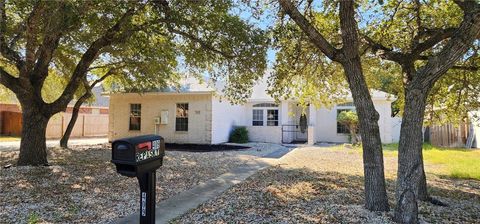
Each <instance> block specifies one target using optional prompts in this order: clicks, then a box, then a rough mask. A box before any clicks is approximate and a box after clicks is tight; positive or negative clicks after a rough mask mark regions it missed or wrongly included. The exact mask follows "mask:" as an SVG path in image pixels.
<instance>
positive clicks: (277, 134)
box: [244, 101, 285, 144]
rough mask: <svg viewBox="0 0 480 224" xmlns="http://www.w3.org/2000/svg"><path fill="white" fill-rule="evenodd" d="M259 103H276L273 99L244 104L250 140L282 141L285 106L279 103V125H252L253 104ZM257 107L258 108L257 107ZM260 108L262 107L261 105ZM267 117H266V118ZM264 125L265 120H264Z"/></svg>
mask: <svg viewBox="0 0 480 224" xmlns="http://www.w3.org/2000/svg"><path fill="white" fill-rule="evenodd" d="M257 103H274V102H273V101H258V102H257V101H255V102H249V103H247V104H245V106H244V108H245V109H244V111H245V113H244V116H245V120H244V121H245V123H244V126H246V127H247V130H248V140H249V141H252V142H271V143H278V144H280V143H282V122H283V121H284V120H285V118H284V116H285V115H284V108H283V107H282V104H279V105H278V108H276V109H278V126H252V119H253V114H252V113H253V112H252V110H253V105H254V104H257ZM256 109H257V108H256ZM258 109H262V108H261V107H259V108H258ZM264 119H265V118H264ZM264 125H266V124H265V122H264Z"/></svg>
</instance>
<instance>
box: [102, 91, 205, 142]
mask: <svg viewBox="0 0 480 224" xmlns="http://www.w3.org/2000/svg"><path fill="white" fill-rule="evenodd" d="M136 103H139V104H141V105H142V108H141V127H140V129H141V130H140V131H130V130H129V117H130V116H129V115H130V104H136ZM177 103H188V107H189V111H188V131H186V132H177V131H175V113H176V104H177ZM162 110H167V111H168V124H161V125H155V123H154V119H155V117H160V113H161V111H162ZM109 118H110V122H109V135H108V139H109V141H113V140H115V139H119V138H124V137H131V136H137V135H146V134H154V133H155V127H157V133H158V134H159V135H161V136H162V137H163V138H165V141H166V142H167V143H197V144H211V140H212V125H211V124H212V93H204V94H198V93H196V94H175V93H165V94H155V93H153V94H149V93H146V94H144V95H139V94H136V93H127V94H112V95H110V111H109Z"/></svg>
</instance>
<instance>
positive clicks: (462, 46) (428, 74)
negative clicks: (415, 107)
mask: <svg viewBox="0 0 480 224" xmlns="http://www.w3.org/2000/svg"><path fill="white" fill-rule="evenodd" d="M456 2H459V1H456ZM463 3H465V4H466V5H468V9H467V10H468V11H465V14H464V17H463V21H462V23H461V24H460V27H459V28H458V29H457V31H456V32H455V33H454V34H453V35H452V37H451V38H450V40H449V41H448V42H447V44H446V46H445V47H444V48H443V49H442V50H441V51H440V52H439V53H438V54H437V55H435V56H432V57H430V59H429V60H428V62H427V64H426V65H425V66H423V67H422V68H421V69H419V70H418V72H417V73H418V74H419V76H420V80H419V81H420V82H416V83H415V85H422V86H423V87H427V88H430V87H431V86H432V85H433V84H434V83H435V82H436V81H437V80H438V79H439V78H440V77H441V76H442V75H443V74H445V73H446V72H447V71H448V69H450V68H452V67H453V66H454V65H455V62H456V61H457V60H458V59H460V58H461V57H462V56H463V55H464V54H465V53H466V52H467V51H468V49H470V47H471V45H472V43H473V42H474V41H475V40H476V39H477V37H478V36H479V35H480V4H479V3H476V2H475V1H465V2H463ZM463 3H461V4H463ZM457 4H458V3H457ZM462 9H463V8H462Z"/></svg>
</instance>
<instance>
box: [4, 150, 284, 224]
mask: <svg viewBox="0 0 480 224" xmlns="http://www.w3.org/2000/svg"><path fill="white" fill-rule="evenodd" d="M250 146H253V147H252V148H251V149H248V150H241V151H224V152H206V153H192V152H177V151H167V152H166V157H165V159H164V166H163V167H161V168H160V169H159V170H158V172H157V201H161V200H164V199H166V198H169V197H171V196H174V195H175V194H177V193H179V192H182V191H185V190H187V189H190V188H192V187H194V186H195V185H197V184H199V183H201V182H203V181H206V180H209V179H211V178H215V177H217V176H219V175H221V174H223V173H225V172H227V171H228V170H229V169H231V168H233V167H236V166H241V165H243V164H245V163H248V162H249V161H251V160H253V159H255V158H257V157H258V156H262V155H265V154H268V153H271V152H272V151H274V150H276V149H278V148H279V146H276V145H271V144H250ZM17 154H18V152H0V161H1V165H2V166H3V165H5V164H8V163H14V160H15V158H16V157H17ZM49 154H50V155H49V157H50V160H49V161H50V162H51V164H52V166H50V167H11V168H8V169H3V168H0V223H27V222H28V221H33V222H38V223H109V222H111V221H112V220H115V219H117V218H119V217H122V216H125V215H129V214H131V213H133V212H135V211H137V209H138V197H139V195H138V194H139V191H138V183H137V180H136V179H135V178H127V177H123V176H120V175H118V174H117V173H116V171H115V167H114V165H113V164H111V163H110V159H111V158H110V157H111V151H110V149H109V146H108V145H98V146H88V147H87V146H84V147H81V146H78V147H74V148H73V149H69V150H66V149H59V148H51V149H49Z"/></svg>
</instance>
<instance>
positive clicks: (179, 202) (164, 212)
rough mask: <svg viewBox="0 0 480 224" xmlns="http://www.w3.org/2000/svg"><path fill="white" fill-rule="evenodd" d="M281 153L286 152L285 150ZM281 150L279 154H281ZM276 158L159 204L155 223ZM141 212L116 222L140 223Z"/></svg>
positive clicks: (191, 206)
mask: <svg viewBox="0 0 480 224" xmlns="http://www.w3.org/2000/svg"><path fill="white" fill-rule="evenodd" d="M281 153H285V152H284V151H283V150H282V152H281ZM281 153H280V152H279V153H278V154H281ZM276 161H277V160H276V159H268V158H260V159H257V160H255V161H253V162H251V163H250V164H247V165H245V166H241V167H237V168H234V169H232V170H230V172H228V173H225V174H223V175H221V176H219V177H217V178H215V179H211V180H209V181H207V182H205V183H202V184H199V185H198V186H196V187H194V188H192V189H191V190H188V191H184V192H182V193H180V194H178V195H176V196H174V197H172V198H169V199H167V200H165V201H162V202H160V203H159V204H157V208H156V212H155V223H156V224H163V223H168V222H169V221H170V220H172V219H174V218H176V217H178V216H180V215H183V214H185V213H186V212H188V211H189V210H190V209H194V208H197V207H198V206H199V205H201V204H202V203H204V202H206V201H208V200H210V199H213V198H215V197H216V196H218V195H220V194H221V193H223V192H224V191H225V190H227V189H228V188H230V187H231V186H233V185H235V184H238V183H240V182H242V181H243V180H245V179H246V178H248V177H249V176H251V175H253V174H254V173H256V172H257V171H259V170H261V169H264V168H266V167H268V166H270V165H273V164H275V163H276ZM139 218H140V216H139V214H138V213H135V214H132V215H129V216H127V217H125V218H122V219H120V220H118V221H117V222H116V223H121V224H123V223H138V221H139Z"/></svg>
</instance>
